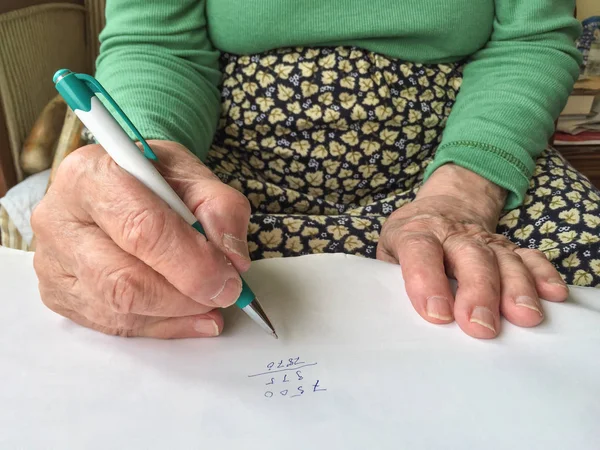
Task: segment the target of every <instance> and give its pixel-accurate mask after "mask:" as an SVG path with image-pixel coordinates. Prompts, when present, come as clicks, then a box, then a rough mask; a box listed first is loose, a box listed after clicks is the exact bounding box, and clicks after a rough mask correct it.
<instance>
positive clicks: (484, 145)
mask: <svg viewBox="0 0 600 450" xmlns="http://www.w3.org/2000/svg"><path fill="white" fill-rule="evenodd" d="M574 8H575V5H574V1H573V0H495V19H494V25H493V31H492V34H491V36H490V39H489V41H488V42H487V44H486V45H485V47H483V48H482V49H480V50H479V51H477V52H476V53H475V54H474V55H472V57H471V59H470V60H469V62H468V63H467V64H466V66H465V70H464V77H463V84H462V86H461V90H460V92H459V94H458V96H457V99H456V104H455V106H454V108H453V110H452V112H451V113H450V116H449V118H448V122H447V124H446V129H445V131H444V134H443V138H442V142H441V144H440V146H439V147H438V150H437V153H436V156H435V158H434V160H433V162H432V163H431V164H430V165H429V167H428V168H427V172H426V177H428V176H430V175H431V174H432V173H433V171H434V170H436V169H437V168H438V167H440V166H441V165H443V164H447V163H454V164H457V165H460V166H462V167H465V168H467V169H470V170H472V171H473V172H476V173H478V174H479V175H481V176H483V177H485V178H487V179H488V180H490V181H492V182H494V183H496V184H498V185H500V186H502V187H503V188H505V189H507V191H508V196H507V202H506V205H505V207H506V208H507V209H511V208H514V207H516V206H518V205H520V204H521V203H522V201H523V199H524V196H525V192H526V190H527V188H528V186H529V180H530V178H531V176H532V174H533V170H534V168H535V159H536V157H537V156H539V154H540V153H541V152H542V151H543V150H544V148H545V147H546V145H547V143H548V140H549V138H550V136H551V135H552V133H553V129H554V121H555V120H556V118H557V117H558V115H559V114H560V111H561V110H562V108H563V107H564V105H565V103H566V101H567V97H568V96H569V93H570V91H571V89H572V87H573V84H574V83H575V81H576V80H577V77H578V75H579V64H580V58H581V57H580V54H579V52H578V51H577V49H576V47H575V44H574V41H575V39H576V38H577V37H578V35H579V33H580V29H581V26H580V24H579V22H578V21H577V20H576V19H575V18H574V17H573V12H574Z"/></svg>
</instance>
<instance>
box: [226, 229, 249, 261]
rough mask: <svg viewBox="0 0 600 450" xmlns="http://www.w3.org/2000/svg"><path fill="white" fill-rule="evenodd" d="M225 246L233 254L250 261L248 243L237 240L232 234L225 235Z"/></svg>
mask: <svg viewBox="0 0 600 450" xmlns="http://www.w3.org/2000/svg"><path fill="white" fill-rule="evenodd" d="M223 246H224V247H225V248H226V249H227V250H229V251H230V252H231V253H235V254H236V255H238V256H241V257H242V258H244V259H247V260H248V261H250V253H248V242H246V241H245V240H241V239H238V238H236V237H235V236H233V235H231V234H227V233H225V234H224V235H223Z"/></svg>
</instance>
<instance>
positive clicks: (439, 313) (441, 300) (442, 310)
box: [427, 296, 452, 320]
mask: <svg viewBox="0 0 600 450" xmlns="http://www.w3.org/2000/svg"><path fill="white" fill-rule="evenodd" d="M427 315H428V316H429V317H433V318H434V319H439V320H452V310H451V309H450V303H448V299H447V298H446V297H439V296H433V297H428V298H427Z"/></svg>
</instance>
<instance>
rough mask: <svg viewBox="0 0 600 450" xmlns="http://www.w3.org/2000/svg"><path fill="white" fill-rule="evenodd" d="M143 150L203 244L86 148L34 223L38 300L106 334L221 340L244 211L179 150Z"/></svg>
mask: <svg viewBox="0 0 600 450" xmlns="http://www.w3.org/2000/svg"><path fill="white" fill-rule="evenodd" d="M150 145H151V146H152V148H153V150H154V151H155V153H156V154H157V155H158V158H159V161H160V163H159V164H158V165H157V167H158V169H159V170H160V171H161V172H162V174H163V176H164V177H165V179H166V180H167V181H168V182H169V184H171V186H172V187H173V188H174V189H175V191H176V192H177V193H178V194H179V195H180V196H181V198H182V199H183V201H184V202H185V203H186V204H187V205H188V207H189V208H190V210H191V211H192V212H193V213H194V214H195V216H196V217H197V218H198V219H199V220H200V222H201V223H202V224H203V227H204V229H205V230H206V234H207V236H208V241H207V239H206V238H205V237H204V236H202V235H201V234H200V233H198V232H197V231H196V230H194V229H193V228H192V227H191V226H190V225H188V224H187V223H185V222H184V221H183V219H181V218H180V217H179V216H178V215H177V214H176V213H175V212H174V211H173V210H171V209H170V208H169V207H168V206H167V204H166V203H164V202H163V201H162V200H161V199H160V198H158V197H157V196H156V195H154V194H153V193H152V192H151V191H150V190H148V189H147V188H146V187H145V186H143V185H142V184H141V183H140V182H138V181H137V180H136V179H134V178H133V177H132V176H130V175H129V174H127V173H126V172H125V171H124V170H122V169H121V168H120V167H118V166H117V165H116V164H115V163H114V162H113V161H112V159H111V158H110V157H109V156H108V155H107V154H106V153H105V152H104V150H103V149H102V148H101V147H100V146H98V145H91V146H87V147H83V148H81V149H79V150H77V151H76V152H74V153H73V154H72V155H70V156H69V157H68V158H66V159H65V161H64V162H63V163H62V164H61V166H60V168H59V170H58V173H57V176H56V179H55V181H54V182H53V184H52V187H51V188H50V190H49V191H48V193H47V194H46V196H45V197H44V199H43V201H42V202H41V203H40V204H39V206H38V207H37V208H36V209H35V211H34V213H33V216H32V226H33V229H34V232H35V234H36V238H37V247H36V253H35V258H34V266H35V270H36V272H37V275H38V278H39V288H40V293H41V295H42V300H43V302H44V303H45V304H46V306H48V307H49V308H50V309H52V310H53V311H55V312H57V313H59V314H61V315H63V316H65V317H68V318H70V319H72V320H73V321H75V322H77V323H79V324H81V325H84V326H86V327H90V328H93V329H96V330H99V331H102V332H104V333H108V334H115V335H122V336H149V337H156V338H184V337H199V336H215V335H218V334H219V333H220V332H221V330H222V328H223V319H222V317H221V314H220V312H219V311H218V310H213V309H214V308H218V307H225V306H229V305H231V304H232V303H234V302H235V301H236V300H237V298H238V296H239V294H240V291H241V289H242V285H241V279H240V276H239V273H238V271H245V270H247V269H248V268H249V266H250V258H249V255H248V249H247V242H246V233H247V227H248V220H249V217H250V206H249V204H248V201H247V199H246V198H245V197H244V196H243V195H241V194H240V193H239V192H237V191H236V190H234V189H233V188H230V187H228V186H226V185H225V184H223V183H221V182H220V181H219V179H218V178H217V177H216V176H215V175H213V174H212V173H211V172H210V171H209V170H208V169H207V168H206V167H205V166H204V165H203V164H202V163H201V162H200V161H199V160H198V159H197V158H196V157H195V156H193V155H192V154H191V153H190V152H188V150H187V149H185V148H184V147H182V146H181V145H178V144H176V143H174V142H166V141H155V142H150Z"/></svg>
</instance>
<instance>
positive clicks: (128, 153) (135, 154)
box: [75, 97, 197, 225]
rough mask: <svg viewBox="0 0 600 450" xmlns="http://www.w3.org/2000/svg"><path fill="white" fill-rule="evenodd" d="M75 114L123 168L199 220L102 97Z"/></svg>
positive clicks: (180, 211)
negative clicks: (119, 121) (121, 124)
mask: <svg viewBox="0 0 600 450" xmlns="http://www.w3.org/2000/svg"><path fill="white" fill-rule="evenodd" d="M75 114H76V115H77V117H79V119H81V121H82V122H83V124H84V125H85V126H86V127H87V129H88V130H90V132H91V133H92V134H93V135H94V137H95V138H96V140H97V141H98V143H99V144H100V145H101V146H102V147H104V150H106V152H107V153H108V154H109V155H110V156H111V158H112V159H113V160H114V161H115V162H116V163H117V164H118V165H119V166H120V167H122V168H123V169H124V170H126V171H127V172H129V173H130V174H131V175H132V176H134V177H135V178H136V179H137V180H139V181H140V182H141V183H143V184H144V185H145V186H146V187H147V188H148V189H150V190H151V191H152V192H154V193H155V194H156V195H158V196H159V197H160V198H162V199H163V200H164V201H165V202H167V204H168V205H169V206H170V207H171V208H172V209H173V210H175V212H177V213H178V214H179V215H180V216H181V217H183V219H184V220H185V221H186V222H187V223H189V224H190V225H191V224H193V223H194V222H196V220H197V219H196V217H194V215H193V214H192V213H191V212H190V210H189V208H188V207H187V206H186V205H185V203H183V201H182V200H181V198H179V196H178V195H177V194H176V193H175V191H174V190H173V189H172V188H171V186H170V185H169V183H167V182H166V181H165V179H164V178H163V177H162V176H161V175H160V173H159V172H158V170H156V167H154V165H153V164H152V163H151V162H150V161H149V160H148V159H147V158H146V157H145V156H144V154H143V153H142V151H141V150H140V149H139V148H138V147H137V145H135V144H134V143H133V141H132V140H131V138H130V137H129V136H128V135H127V133H125V131H124V130H123V129H122V128H121V126H120V125H119V123H118V122H117V121H116V120H115V118H114V117H113V116H112V115H111V114H110V113H109V112H108V110H107V109H106V108H105V107H104V105H103V104H102V103H101V102H100V100H98V99H97V98H96V97H92V107H91V109H90V111H89V112H85V111H81V110H79V109H77V110H75Z"/></svg>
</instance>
